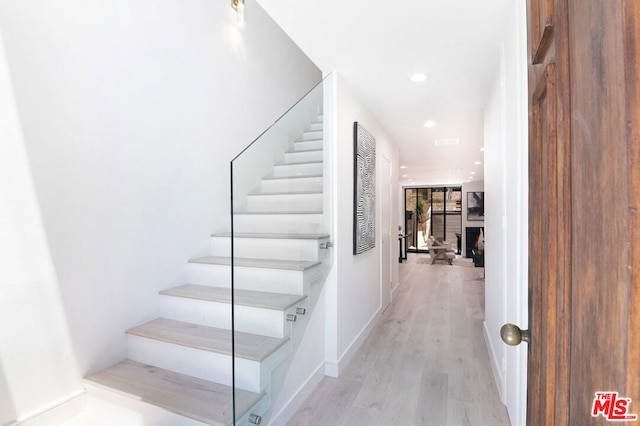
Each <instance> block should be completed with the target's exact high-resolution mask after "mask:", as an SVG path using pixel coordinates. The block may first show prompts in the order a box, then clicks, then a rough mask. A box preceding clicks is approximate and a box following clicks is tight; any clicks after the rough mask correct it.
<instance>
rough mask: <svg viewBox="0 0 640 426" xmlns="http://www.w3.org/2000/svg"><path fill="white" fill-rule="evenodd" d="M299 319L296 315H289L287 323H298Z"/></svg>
mask: <svg viewBox="0 0 640 426" xmlns="http://www.w3.org/2000/svg"><path fill="white" fill-rule="evenodd" d="M297 319H298V317H297V316H295V315H294V314H287V321H291V322H296V320H297Z"/></svg>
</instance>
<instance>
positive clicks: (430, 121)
mask: <svg viewBox="0 0 640 426" xmlns="http://www.w3.org/2000/svg"><path fill="white" fill-rule="evenodd" d="M437 125H438V123H436V122H435V121H433V120H428V121H426V122H425V123H424V127H436V126H437Z"/></svg>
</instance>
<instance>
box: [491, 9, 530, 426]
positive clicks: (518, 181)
mask: <svg viewBox="0 0 640 426" xmlns="http://www.w3.org/2000/svg"><path fill="white" fill-rule="evenodd" d="M524 8H525V7H524V5H522V4H520V2H514V6H513V10H512V12H511V14H510V15H509V18H510V19H509V23H510V24H509V25H508V26H507V27H506V28H507V29H506V31H505V33H504V37H503V40H504V42H503V43H502V45H501V46H500V49H499V51H497V52H496V62H499V70H500V72H499V74H498V75H497V77H496V80H495V82H494V85H493V87H492V90H491V95H490V97H489V100H488V102H487V105H486V108H485V230H486V232H485V250H486V251H485V271H486V278H485V283H486V286H485V299H486V300H485V311H486V319H485V338H486V339H487V344H488V346H489V351H490V356H491V359H492V364H493V367H494V372H495V373H496V376H497V382H498V389H499V391H500V395H501V398H502V400H503V402H504V403H505V404H506V405H507V410H508V412H509V416H510V418H511V422H512V424H514V425H521V424H522V425H524V424H525V420H526V417H525V416H526V355H527V347H526V344H521V345H520V346H518V347H515V348H513V347H507V346H506V345H505V344H504V343H503V342H502V340H501V339H500V327H502V325H503V324H504V323H506V322H511V323H515V324H517V325H519V326H520V327H521V328H523V329H525V328H527V322H528V321H527V267H528V265H527V256H528V249H527V245H528V238H527V235H528V230H527V229H528V228H527V223H528V222H527V220H528V219H527V212H528V203H527V194H528V192H527V185H528V178H527V177H528V174H527V173H528V172H527V170H528V164H527V161H528V160H527V158H528V157H527V140H528V137H527V119H528V117H527V101H526V99H527V98H526V96H527V69H526V39H525V37H526V20H525V10H524Z"/></svg>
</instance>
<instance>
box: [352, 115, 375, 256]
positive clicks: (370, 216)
mask: <svg viewBox="0 0 640 426" xmlns="http://www.w3.org/2000/svg"><path fill="white" fill-rule="evenodd" d="M353 147H354V158H353V160H354V161H353V163H354V167H353V254H354V255H356V254H360V253H364V252H365V251H367V250H371V249H372V248H374V247H375V246H376V139H375V138H374V137H373V136H372V135H371V133H369V132H368V131H367V130H366V129H365V128H364V127H362V126H361V125H360V124H358V122H354V123H353Z"/></svg>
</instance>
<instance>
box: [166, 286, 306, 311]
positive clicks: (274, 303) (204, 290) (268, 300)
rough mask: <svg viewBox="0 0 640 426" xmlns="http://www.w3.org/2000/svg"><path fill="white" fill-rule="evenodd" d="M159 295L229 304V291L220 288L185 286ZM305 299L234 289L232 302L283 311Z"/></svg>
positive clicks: (297, 296)
mask: <svg viewBox="0 0 640 426" xmlns="http://www.w3.org/2000/svg"><path fill="white" fill-rule="evenodd" d="M160 294H164V295H167V296H174V297H184V298H189V299H198V300H205V301H208V302H222V303H231V290H230V289H229V288H222V287H211V286H204V285H195V284H185V285H181V286H179V287H174V288H170V289H168V290H162V291H161V292H160ZM305 298H306V296H300V295H295V294H283V293H268V292H265V291H253V290H241V289H236V290H235V293H234V302H235V304H236V305H241V306H250V307H254V308H262V309H272V310H277V311H285V310H287V309H288V308H290V307H292V306H294V305H296V304H297V303H300V302H301V301H302V300H304V299H305Z"/></svg>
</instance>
